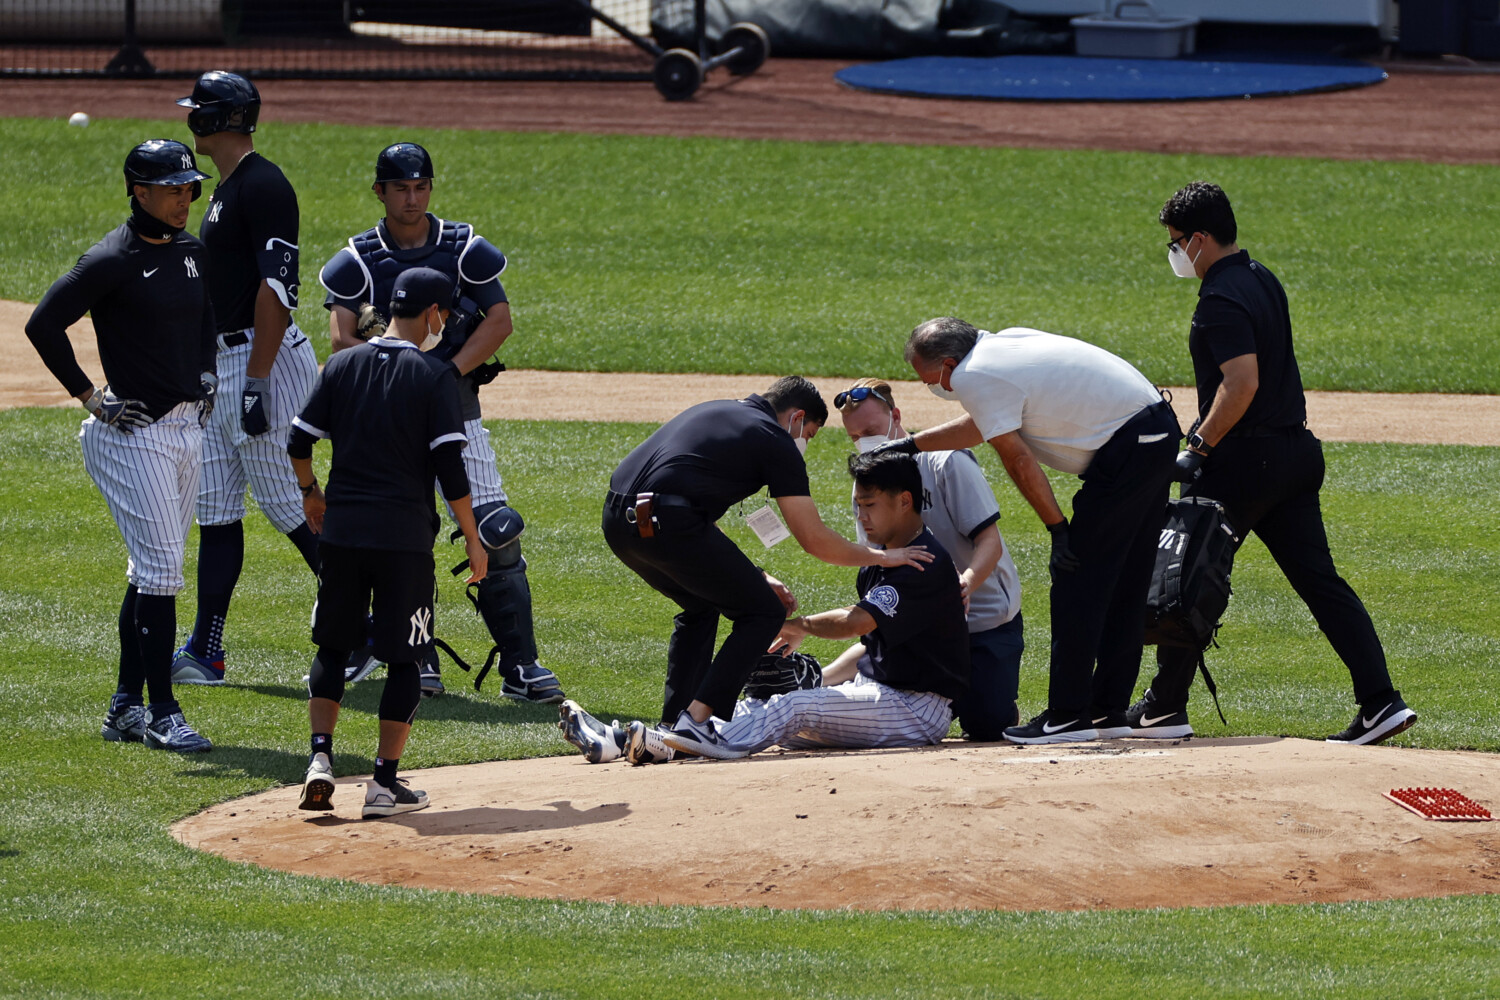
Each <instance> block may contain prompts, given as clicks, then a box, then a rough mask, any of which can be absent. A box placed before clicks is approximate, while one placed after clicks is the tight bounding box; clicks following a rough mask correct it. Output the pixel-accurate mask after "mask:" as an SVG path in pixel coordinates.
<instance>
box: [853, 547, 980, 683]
mask: <svg viewBox="0 0 1500 1000" xmlns="http://www.w3.org/2000/svg"><path fill="white" fill-rule="evenodd" d="M907 544H909V545H919V546H922V547H923V548H925V549H927V551H928V552H931V553H932V555H933V560H932V562H930V563H928V564H927V565H926V568H925V569H916V568H914V567H912V566H896V567H894V568H889V569H888V568H886V567H884V566H866V567H865V568H863V569H861V570H860V571H859V576H858V578H857V584H856V586H857V587H858V590H859V594H860V600H859V604H858V605H857V607H860V608H863V609H864V610H865V611H867V612H869V614H870V617H871V618H874V619H875V630H874V631H873V632H870V633H869V634H867V635H866V636H865V637H864V644H865V651H866V652H867V653H868V654H869V662H868V664H866V662H865V661H864V660H863V659H861V661H860V667H859V669H860V673H862V674H864V675H865V676H867V677H869V678H870V679H871V680H877V681H879V682H880V683H882V684H886V685H889V686H890V687H893V688H901V689H902V690H905V691H931V692H933V693H935V694H940V695H942V696H943V697H945V698H956V697H958V696H959V695H961V694H963V693H964V692H965V691H966V690H968V687H969V626H968V623H967V622H966V621H965V620H964V599H963V593H962V591H961V590H960V589H959V582H958V570H957V569H956V568H955V567H954V565H953V560H952V559H951V558H949V556H948V553H947V552H946V551H945V550H944V549H943V547H942V545H940V544H939V543H938V540H937V539H936V538H935V537H933V534H932V532H931V531H930V530H929V529H927V528H923V529H922V533H921V534H920V535H918V536H917V537H916V538H914V539H913V540H912V541H910V542H908V543H907Z"/></svg>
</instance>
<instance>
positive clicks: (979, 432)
mask: <svg viewBox="0 0 1500 1000" xmlns="http://www.w3.org/2000/svg"><path fill="white" fill-rule="evenodd" d="M906 360H907V362H908V363H909V364H910V365H911V366H912V368H913V370H915V371H916V373H917V377H918V378H920V379H921V380H922V381H923V382H924V383H926V384H927V385H928V386H929V387H931V389H932V391H933V392H934V394H936V395H938V396H940V397H942V398H944V399H957V400H958V401H959V402H960V403H962V404H963V407H964V410H965V411H967V412H966V413H965V415H964V416H962V417H959V418H957V419H955V420H951V421H949V422H948V423H946V424H942V425H941V426H938V427H934V428H932V429H931V430H926V431H923V432H921V433H920V434H917V435H916V436H915V437H907V438H904V439H902V440H901V441H899V442H894V443H892V444H891V445H888V446H887V447H891V448H897V449H899V450H902V451H906V452H909V453H912V454H915V453H916V452H918V451H942V450H951V449H957V448H969V447H973V446H974V445H977V444H979V443H980V442H981V441H988V442H989V443H990V444H991V445H992V446H993V447H994V449H995V451H996V452H997V453H998V454H999V456H1000V460H1001V462H1002V463H1003V464H1004V465H1005V471H1006V472H1007V473H1008V474H1009V475H1010V478H1011V479H1012V480H1013V481H1014V482H1015V484H1016V488H1017V489H1018V490H1020V492H1021V495H1022V496H1023V497H1025V498H1026V501H1027V502H1028V503H1029V504H1031V507H1032V509H1033V510H1035V511H1036V513H1037V515H1038V516H1039V517H1040V518H1041V519H1042V523H1043V524H1045V525H1046V526H1047V531H1048V532H1049V533H1050V534H1051V536H1052V556H1051V560H1050V569H1051V572H1052V595H1051V605H1052V609H1051V610H1052V655H1051V675H1050V682H1049V685H1048V691H1047V709H1046V711H1044V712H1042V713H1041V714H1040V715H1038V716H1036V717H1035V718H1033V719H1032V720H1031V721H1030V722H1029V723H1027V724H1026V725H1018V726H1013V727H1011V728H1009V729H1006V730H1005V738H1006V739H1007V740H1010V741H1012V742H1014V743H1062V742H1075V741H1079V740H1092V739H1101V738H1104V739H1108V738H1113V737H1119V736H1127V735H1129V733H1130V727H1129V724H1128V723H1127V722H1126V721H1125V711H1126V709H1127V708H1128V706H1129V704H1130V696H1131V693H1132V692H1133V690H1134V688H1135V681H1136V677H1137V675H1138V674H1139V672H1140V666H1141V638H1142V635H1143V632H1144V628H1145V618H1144V608H1145V604H1146V590H1147V587H1148V586H1149V584H1150V582H1151V567H1152V564H1153V562H1154V560H1155V550H1156V544H1157V540H1158V536H1159V535H1160V533H1161V527H1162V524H1163V523H1164V520H1165V514H1166V502H1167V495H1168V488H1169V486H1170V484H1171V482H1172V473H1173V470H1174V469H1175V467H1176V466H1175V464H1174V463H1175V460H1176V457H1177V442H1178V441H1179V440H1180V439H1181V437H1182V433H1181V431H1180V430H1179V428H1178V425H1177V417H1176V416H1175V415H1174V414H1173V413H1172V408H1171V406H1170V405H1169V404H1168V403H1167V402H1166V401H1165V400H1163V399H1162V397H1161V393H1160V392H1158V391H1157V389H1156V387H1155V386H1153V385H1152V384H1151V382H1150V381H1148V380H1147V379H1146V377H1145V376H1144V375H1142V374H1141V373H1140V372H1138V371H1136V369H1135V368H1134V367H1133V366H1131V364H1130V363H1129V362H1127V361H1125V360H1123V359H1121V358H1118V357H1116V356H1114V355H1113V354H1110V353H1109V352H1108V351H1106V350H1104V349H1102V348H1099V347H1095V346H1093V345H1092V344H1087V343H1084V342H1083V341H1081V340H1074V339H1072V338H1071V337H1060V336H1058V335H1056V334H1051V333H1043V332H1041V331H1040V330H1030V329H1026V328H1025V327H1011V328H1010V329H1006V330H1001V331H1000V332H998V333H981V332H980V331H978V330H976V329H975V328H974V327H973V326H971V325H969V324H968V323H965V322H964V321H963V320H960V319H954V318H952V317H942V318H939V319H931V320H928V321H927V322H925V323H923V324H922V325H920V326H918V327H917V328H916V329H915V330H913V331H912V333H911V337H910V338H909V339H908V340H907V344H906ZM1042 464H1045V465H1048V466H1050V467H1051V468H1054V469H1056V470H1058V471H1059V472H1069V473H1073V474H1075V475H1077V476H1079V478H1080V479H1082V480H1083V486H1082V488H1080V489H1079V491H1078V492H1077V493H1075V494H1074V495H1073V520H1072V522H1071V524H1070V523H1069V521H1068V519H1067V518H1066V517H1064V516H1063V512H1062V508H1061V507H1059V506H1058V503H1057V498H1056V497H1055V496H1054V495H1053V492H1052V486H1051V484H1050V483H1049V482H1048V480H1047V476H1046V474H1045V473H1044V472H1043V471H1042V469H1041V465H1042Z"/></svg>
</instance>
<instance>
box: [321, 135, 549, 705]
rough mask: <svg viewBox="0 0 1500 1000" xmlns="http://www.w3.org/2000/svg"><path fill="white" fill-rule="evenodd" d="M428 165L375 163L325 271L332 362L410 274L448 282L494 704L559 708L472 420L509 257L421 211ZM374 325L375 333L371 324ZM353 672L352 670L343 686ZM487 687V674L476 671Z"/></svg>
mask: <svg viewBox="0 0 1500 1000" xmlns="http://www.w3.org/2000/svg"><path fill="white" fill-rule="evenodd" d="M433 176H434V172H433V168H432V157H431V156H430V155H429V154H428V152H427V150H425V149H423V148H422V147H421V146H419V145H417V144H416V143H414V142H398V143H395V144H393V145H390V146H387V147H386V148H385V149H383V150H381V151H380V154H379V156H377V157H376V160H375V181H374V184H373V185H372V188H373V190H374V192H375V196H376V197H377V198H378V199H380V202H381V204H382V205H383V206H384V207H385V217H384V218H383V219H381V220H380V221H379V222H378V223H376V225H375V226H374V227H372V228H370V229H367V230H365V231H364V232H362V233H360V234H358V235H356V236H354V237H352V238H350V240H349V242H348V245H347V246H345V247H344V248H343V249H341V250H340V251H339V252H338V253H336V254H334V255H333V258H332V259H331V260H329V261H328V263H327V264H325V265H323V270H322V272H321V273H320V274H319V279H320V280H321V281H322V283H323V287H324V288H326V289H327V290H328V297H327V299H326V301H325V305H326V306H327V308H328V309H329V312H330V314H331V335H332V341H333V349H334V351H335V352H338V351H342V350H346V349H348V348H350V347H353V346H356V345H358V344H359V343H360V342H361V340H362V339H363V338H364V337H365V336H366V335H367V334H366V332H365V331H368V330H372V329H379V328H381V327H383V326H384V324H385V323H387V322H389V320H390V315H391V314H390V302H391V292H392V290H393V288H394V287H395V283H396V281H397V279H398V278H399V277H400V276H401V275H402V274H403V273H405V272H406V271H408V270H410V269H411V268H414V267H427V268H432V269H434V270H437V271H440V272H441V273H443V274H446V275H447V276H448V277H449V279H450V280H451V281H453V283H454V285H455V288H456V298H455V300H454V303H453V309H452V312H451V313H450V314H449V317H448V321H447V323H446V324H445V326H444V328H443V335H442V343H441V344H440V345H439V346H438V347H437V348H435V349H434V352H433V353H434V355H435V356H436V357H438V358H441V359H443V360H445V361H447V362H448V363H449V364H450V365H451V366H452V367H453V368H454V370H455V372H456V374H457V376H458V379H459V399H460V401H461V403H462V404H463V418H464V432H465V433H466V434H467V435H468V441H469V446H468V447H467V448H465V449H464V456H463V457H464V466H465V468H466V470H467V471H468V475H469V483H470V485H471V486H472V487H473V490H474V514H475V517H476V518H477V520H478V523H479V535H480V538H482V539H483V540H484V543H485V545H486V546H487V547H488V549H489V553H490V558H489V573H488V575H486V576H485V578H484V579H483V580H481V581H480V582H479V584H478V586H477V587H476V588H475V591H476V593H475V596H474V598H473V599H474V602H475V605H476V606H477V608H478V610H479V613H480V615H481V616H482V617H483V618H484V622H485V625H486V626H487V627H488V628H489V631H490V636H491V637H492V638H493V640H494V644H495V645H494V649H493V650H492V651H491V653H490V662H491V663H494V664H496V667H497V669H498V670H499V671H500V674H501V677H502V679H503V680H502V687H501V693H502V694H504V695H506V696H507V697H510V698H515V699H518V700H524V701H533V702H542V703H549V704H550V703H554V702H559V701H562V700H563V690H562V685H561V683H559V682H558V679H557V677H556V675H555V674H553V673H552V671H551V670H548V669H547V668H546V667H544V666H542V665H541V664H540V663H539V662H538V661H537V648H536V636H535V629H534V626H533V623H532V603H531V585H530V583H529V582H528V581H527V578H526V560H525V559H523V558H522V557H521V532H522V530H523V529H524V528H525V524H524V522H523V521H522V520H521V515H520V514H519V513H517V511H516V510H515V508H513V507H511V506H510V504H509V498H508V497H507V496H506V493H505V488H504V486H503V485H502V484H501V481H500V473H499V470H498V469H497V468H496V464H495V452H494V449H493V448H492V447H491V446H490V440H489V437H490V435H489V431H487V430H485V428H484V424H483V423H482V422H481V420H480V416H481V415H480V411H479V387H480V386H481V385H484V384H486V383H488V382H489V381H490V380H492V379H493V378H494V377H495V376H496V375H497V374H498V373H499V372H501V371H503V370H504V367H505V366H504V365H502V364H500V363H499V361H498V360H497V358H496V351H498V350H499V349H500V345H501V344H503V343H505V340H506V338H507V337H509V336H510V334H511V318H510V303H509V300H508V299H507V298H506V295H505V289H504V287H503V286H502V285H501V284H500V274H501V272H503V271H504V270H505V254H503V253H501V252H500V250H499V249H497V248H496V247H495V246H494V245H493V244H491V243H490V242H489V241H488V240H486V239H485V238H484V237H482V236H480V235H478V234H477V233H476V232H475V231H474V227H473V226H471V225H470V224H469V223H467V222H452V221H449V220H445V219H439V218H438V217H437V216H435V215H433V214H432V213H430V212H429V211H428V210H427V207H428V203H429V201H430V199H431V197H432V185H433ZM372 324H373V325H372ZM357 676H358V673H357V672H353V671H352V669H351V677H357ZM480 676H481V677H483V672H481V675H480ZM422 684H423V691H424V692H425V693H428V694H436V693H439V692H441V691H442V690H443V685H442V679H441V677H440V675H439V672H438V665H437V656H436V655H435V654H434V655H432V656H430V657H429V658H428V659H427V660H426V661H425V662H424V663H423V665H422Z"/></svg>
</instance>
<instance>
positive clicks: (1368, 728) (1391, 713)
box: [1326, 694, 1417, 746]
mask: <svg viewBox="0 0 1500 1000" xmlns="http://www.w3.org/2000/svg"><path fill="white" fill-rule="evenodd" d="M1377 704H1378V703H1377ZM1416 724H1417V713H1416V712H1413V711H1412V710H1411V709H1409V708H1407V707H1406V702H1404V701H1402V700H1401V696H1400V695H1399V694H1397V695H1393V696H1392V697H1391V699H1390V701H1388V702H1386V704H1385V705H1384V706H1382V707H1380V708H1377V709H1376V710H1375V711H1373V712H1367V711H1365V708H1364V706H1363V705H1361V706H1360V709H1359V711H1358V712H1356V713H1354V721H1353V722H1351V723H1349V728H1348V729H1345V730H1344V731H1343V732H1342V733H1334V734H1333V735H1332V736H1330V737H1328V739H1327V741H1326V742H1328V743H1347V744H1349V745H1350V746H1368V745H1369V744H1371V743H1383V742H1385V741H1386V740H1388V739H1390V738H1391V737H1392V736H1395V735H1396V734H1397V733H1404V732H1406V731H1407V730H1408V729H1410V728H1411V727H1412V726H1414V725H1416Z"/></svg>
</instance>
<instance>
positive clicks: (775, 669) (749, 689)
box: [745, 653, 823, 701]
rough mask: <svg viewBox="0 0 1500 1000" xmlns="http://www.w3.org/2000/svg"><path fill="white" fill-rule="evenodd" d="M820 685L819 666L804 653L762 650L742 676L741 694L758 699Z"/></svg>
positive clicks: (821, 673)
mask: <svg viewBox="0 0 1500 1000" xmlns="http://www.w3.org/2000/svg"><path fill="white" fill-rule="evenodd" d="M822 686H823V667H822V665H821V664H819V663H818V661H817V660H816V659H815V658H814V657H812V656H809V655H808V654H807V653H789V654H787V655H786V656H777V655H776V654H775V653H765V654H763V655H762V656H761V658H760V662H759V663H757V664H756V665H755V669H754V670H752V671H750V676H749V677H747V678H746V679H745V697H746V698H758V699H760V700H762V701H764V700H765V699H767V698H769V697H771V696H772V695H776V694H786V693H787V692H789V691H801V690H805V689H807V688H815V687H822Z"/></svg>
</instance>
